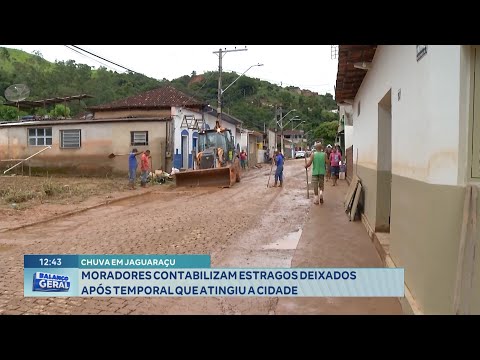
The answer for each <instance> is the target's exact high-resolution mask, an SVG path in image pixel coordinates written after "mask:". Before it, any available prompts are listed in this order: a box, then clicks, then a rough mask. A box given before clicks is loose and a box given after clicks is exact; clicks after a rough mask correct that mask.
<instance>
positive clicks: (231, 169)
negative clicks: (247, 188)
mask: <svg viewBox="0 0 480 360" xmlns="http://www.w3.org/2000/svg"><path fill="white" fill-rule="evenodd" d="M236 182H240V160H239V157H238V154H237V151H236V149H235V144H234V141H233V135H232V133H231V131H230V130H229V129H225V128H222V127H221V126H220V124H219V122H218V121H217V124H216V126H215V128H214V129H211V130H203V131H201V132H200V133H199V134H198V154H196V156H195V168H194V169H193V170H186V171H180V172H178V173H176V174H175V183H176V186H217V187H231V186H233V185H234V184H235V183H236Z"/></svg>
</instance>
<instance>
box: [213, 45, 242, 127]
mask: <svg viewBox="0 0 480 360" xmlns="http://www.w3.org/2000/svg"><path fill="white" fill-rule="evenodd" d="M247 50H248V49H247V47H245V49H232V50H227V49H223V50H222V49H218V51H214V52H213V53H214V54H217V55H218V98H217V103H218V105H217V106H218V108H217V120H218V124H219V125H220V124H221V120H222V95H223V94H222V58H223V57H224V56H225V54H226V53H229V52H234V51H247Z"/></svg>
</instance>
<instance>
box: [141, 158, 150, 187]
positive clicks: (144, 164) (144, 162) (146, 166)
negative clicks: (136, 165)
mask: <svg viewBox="0 0 480 360" xmlns="http://www.w3.org/2000/svg"><path fill="white" fill-rule="evenodd" d="M150 158H151V156H150V150H146V151H144V152H143V154H142V157H141V160H140V170H141V171H142V175H141V178H140V184H141V187H147V177H148V171H149V170H150V161H149V159H150Z"/></svg>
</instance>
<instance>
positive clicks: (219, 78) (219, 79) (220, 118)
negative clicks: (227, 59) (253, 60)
mask: <svg viewBox="0 0 480 360" xmlns="http://www.w3.org/2000/svg"><path fill="white" fill-rule="evenodd" d="M255 66H263V64H255V65H252V66H250V67H249V68H248V69H247V70H245V71H244V72H243V73H241V74H240V75H238V77H237V78H236V79H235V80H233V82H232V83H231V84H230V85H228V86H227V87H226V88H225V89H224V90H222V88H221V84H222V83H221V75H220V76H219V77H218V123H219V124H220V121H221V120H222V107H223V106H222V105H223V102H222V97H223V93H224V92H225V91H227V90H228V88H229V87H230V86H232V85H233V84H234V83H235V82H236V81H237V80H238V79H240V78H241V77H242V76H243V75H245V73H246V72H247V71H248V70H250V69H251V68H252V67H255Z"/></svg>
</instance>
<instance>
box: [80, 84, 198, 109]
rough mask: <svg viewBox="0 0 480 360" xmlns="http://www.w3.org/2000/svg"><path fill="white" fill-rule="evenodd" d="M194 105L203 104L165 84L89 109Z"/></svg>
mask: <svg viewBox="0 0 480 360" xmlns="http://www.w3.org/2000/svg"><path fill="white" fill-rule="evenodd" d="M194 105H204V102H202V101H201V100H198V99H195V98H193V97H191V96H189V95H187V94H185V93H183V92H181V91H180V90H177V89H175V88H174V87H173V86H170V85H167V86H163V87H160V88H157V89H153V90H150V91H146V92H143V93H141V94H138V95H134V96H130V97H128V98H124V99H120V100H115V101H112V102H110V103H107V104H101V105H97V106H92V107H90V108H89V110H97V111H101V110H113V109H115V110H116V109H135V108H136V109H138V108H140V109H142V108H143V109H145V108H147V109H152V108H169V107H171V106H194Z"/></svg>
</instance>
